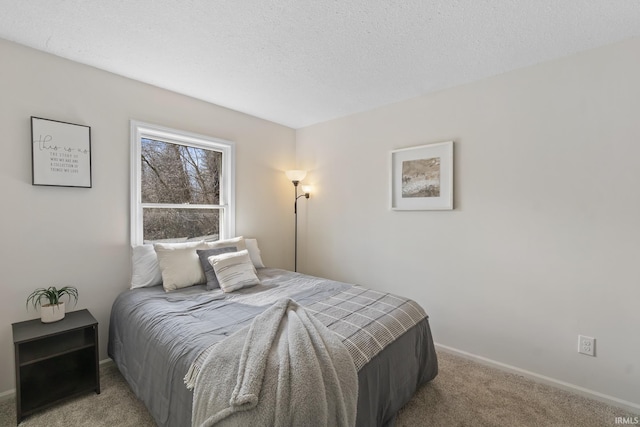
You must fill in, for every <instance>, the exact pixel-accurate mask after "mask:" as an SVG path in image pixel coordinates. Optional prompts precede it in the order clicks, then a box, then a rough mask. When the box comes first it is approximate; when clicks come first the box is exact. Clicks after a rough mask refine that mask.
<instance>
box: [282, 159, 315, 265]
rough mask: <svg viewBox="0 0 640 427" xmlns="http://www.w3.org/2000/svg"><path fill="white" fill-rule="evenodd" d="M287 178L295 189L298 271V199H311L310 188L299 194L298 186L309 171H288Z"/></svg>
mask: <svg viewBox="0 0 640 427" xmlns="http://www.w3.org/2000/svg"><path fill="white" fill-rule="evenodd" d="M285 174H286V175H287V178H289V180H290V181H291V182H292V183H293V189H294V197H295V198H294V201H293V213H294V216H295V218H294V221H295V234H294V258H293V271H298V199H299V198H300V197H304V198H305V199H308V198H309V191H310V188H309V187H308V186H306V185H303V186H302V191H303V193H302V194H298V184H300V181H302V180H303V179H304V177H305V176H307V171H303V170H290V171H286V172H285Z"/></svg>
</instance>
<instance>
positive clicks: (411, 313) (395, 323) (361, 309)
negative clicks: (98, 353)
mask: <svg viewBox="0 0 640 427" xmlns="http://www.w3.org/2000/svg"><path fill="white" fill-rule="evenodd" d="M300 303H301V305H303V307H304V308H305V309H306V310H307V311H309V312H310V313H311V314H313V315H314V316H315V317H316V318H317V319H318V320H320V322H322V324H323V325H325V326H326V327H327V328H329V330H330V331H332V332H334V333H335V334H337V335H338V336H339V337H340V339H341V340H342V342H343V343H344V345H345V346H346V347H347V350H349V354H350V355H351V357H352V358H353V362H354V364H355V366H356V370H357V371H359V370H360V369H361V368H362V367H363V366H364V365H366V364H367V362H369V360H371V359H372V358H373V357H375V356H376V355H377V354H378V353H380V352H381V351H382V350H383V349H384V348H385V347H387V346H388V345H389V344H391V343H392V342H393V341H394V340H395V339H397V338H399V337H400V336H401V335H402V334H404V333H405V332H406V331H408V330H409V329H411V327H413V326H415V325H416V324H418V322H420V321H421V320H422V319H424V318H425V317H427V314H426V313H425V311H424V309H423V308H422V307H421V306H420V305H419V304H418V303H416V302H415V301H412V300H410V299H407V298H402V297H399V296H397V295H393V294H389V293H384V292H378V291H375V290H372V289H368V288H363V287H361V286H351V287H350V288H349V289H346V290H344V291H340V292H337V293H335V294H333V295H331V296H330V297H329V298H328V299H324V300H322V301H313V302H310V303H309V304H307V303H306V302H304V301H300ZM215 345H217V343H216V344H214V345H212V346H210V347H209V348H207V349H206V350H204V351H202V352H201V353H200V354H199V355H198V357H197V358H196V360H195V361H194V362H193V363H192V364H191V367H190V368H189V371H188V372H187V374H186V375H185V378H184V382H185V384H186V385H187V388H188V389H193V387H194V385H195V379H196V377H197V375H198V373H199V372H200V367H201V366H202V364H203V363H204V361H205V359H206V358H207V356H208V355H209V353H210V352H211V350H212V348H213V346H215Z"/></svg>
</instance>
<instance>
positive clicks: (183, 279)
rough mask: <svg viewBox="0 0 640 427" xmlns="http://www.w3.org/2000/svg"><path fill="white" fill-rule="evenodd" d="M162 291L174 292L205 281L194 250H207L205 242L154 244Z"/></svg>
mask: <svg viewBox="0 0 640 427" xmlns="http://www.w3.org/2000/svg"><path fill="white" fill-rule="evenodd" d="M153 248H154V249H155V251H156V254H157V255H158V264H159V265H160V271H161V272H162V286H163V287H164V290H165V291H167V292H169V291H174V290H176V289H180V288H186V287H187V286H193V285H197V284H200V283H204V282H205V281H206V278H205V275H204V270H203V269H202V266H201V265H200V259H199V258H198V254H197V253H196V250H198V249H209V248H208V247H207V245H206V243H205V242H203V241H198V242H188V243H155V244H154V245H153Z"/></svg>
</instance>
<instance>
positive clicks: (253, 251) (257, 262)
mask: <svg viewBox="0 0 640 427" xmlns="http://www.w3.org/2000/svg"><path fill="white" fill-rule="evenodd" d="M244 242H245V244H246V245H247V250H248V251H249V258H251V262H252V263H253V266H254V267H255V268H264V263H263V262H262V256H261V255H260V248H258V240H256V239H244Z"/></svg>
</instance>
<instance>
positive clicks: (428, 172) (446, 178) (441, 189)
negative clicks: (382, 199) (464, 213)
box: [391, 141, 453, 211]
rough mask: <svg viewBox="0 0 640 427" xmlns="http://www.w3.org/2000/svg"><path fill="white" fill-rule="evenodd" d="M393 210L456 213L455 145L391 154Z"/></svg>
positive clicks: (433, 145)
mask: <svg viewBox="0 0 640 427" xmlns="http://www.w3.org/2000/svg"><path fill="white" fill-rule="evenodd" d="M391 209H394V210H406V211H411V210H413V211H416V210H447V209H449V210H450V209H453V141H446V142H439V143H435V144H428V145H421V146H417V147H410V148H402V149H398V150H393V151H392V152H391Z"/></svg>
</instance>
